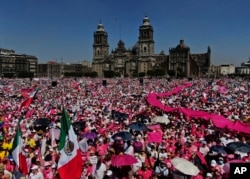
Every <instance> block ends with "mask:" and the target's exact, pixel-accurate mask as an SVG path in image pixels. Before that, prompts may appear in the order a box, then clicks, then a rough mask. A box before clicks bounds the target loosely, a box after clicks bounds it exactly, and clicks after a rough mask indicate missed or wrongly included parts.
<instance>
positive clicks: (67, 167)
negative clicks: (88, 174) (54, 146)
mask: <svg viewBox="0 0 250 179" xmlns="http://www.w3.org/2000/svg"><path fill="white" fill-rule="evenodd" d="M59 140H60V142H59V151H60V159H59V161H58V173H59V175H60V178H61V179H68V178H71V179H79V178H80V176H81V173H82V158H81V151H80V148H79V144H78V141H77V136H76V134H75V132H74V129H73V126H72V125H71V124H70V120H69V117H68V115H67V113H66V111H65V109H64V108H63V111H62V118H61V131H60V138H59Z"/></svg>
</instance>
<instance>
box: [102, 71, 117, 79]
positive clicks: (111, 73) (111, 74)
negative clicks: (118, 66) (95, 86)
mask: <svg viewBox="0 0 250 179" xmlns="http://www.w3.org/2000/svg"><path fill="white" fill-rule="evenodd" d="M104 77H105V78H114V77H115V72H114V71H111V70H106V71H104Z"/></svg>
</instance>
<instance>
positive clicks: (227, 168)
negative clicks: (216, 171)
mask: <svg viewBox="0 0 250 179" xmlns="http://www.w3.org/2000/svg"><path fill="white" fill-rule="evenodd" d="M230 163H245V162H244V161H243V160H230V161H229V162H227V163H225V164H224V165H223V170H224V172H225V173H226V174H229V173H230Z"/></svg>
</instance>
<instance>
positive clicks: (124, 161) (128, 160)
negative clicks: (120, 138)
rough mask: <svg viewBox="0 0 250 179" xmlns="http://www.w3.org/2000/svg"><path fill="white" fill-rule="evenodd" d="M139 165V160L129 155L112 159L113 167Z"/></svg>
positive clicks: (115, 156)
mask: <svg viewBox="0 0 250 179" xmlns="http://www.w3.org/2000/svg"><path fill="white" fill-rule="evenodd" d="M135 163H137V159H136V158H135V157H134V156H132V155H128V154H121V155H114V156H112V158H111V165H113V166H115V167H122V166H129V165H133V164H135Z"/></svg>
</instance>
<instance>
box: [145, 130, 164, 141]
mask: <svg viewBox="0 0 250 179" xmlns="http://www.w3.org/2000/svg"><path fill="white" fill-rule="evenodd" d="M147 134H148V140H147V141H148V142H162V133H161V132H147Z"/></svg>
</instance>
